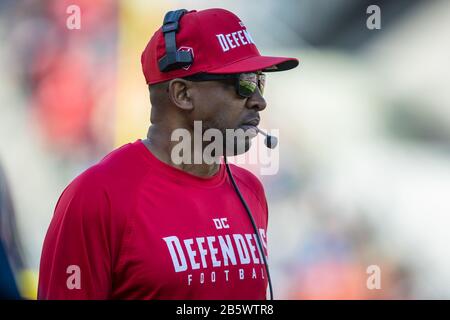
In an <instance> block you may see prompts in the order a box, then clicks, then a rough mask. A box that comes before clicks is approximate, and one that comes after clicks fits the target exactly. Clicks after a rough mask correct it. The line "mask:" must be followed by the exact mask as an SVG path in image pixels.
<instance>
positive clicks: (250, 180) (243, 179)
mask: <svg viewBox="0 0 450 320" xmlns="http://www.w3.org/2000/svg"><path fill="white" fill-rule="evenodd" d="M230 168H231V172H232V173H233V177H235V179H236V180H238V181H237V183H238V184H239V182H240V183H241V184H244V185H245V186H246V187H247V188H248V189H250V190H251V191H253V192H254V193H255V195H256V196H257V197H258V199H259V200H260V201H263V200H264V201H265V197H266V196H265V192H264V186H263V184H262V183H261V180H260V179H259V178H258V177H257V176H256V175H255V174H253V173H252V172H251V171H250V170H247V169H245V168H242V167H239V166H237V165H234V164H230Z"/></svg>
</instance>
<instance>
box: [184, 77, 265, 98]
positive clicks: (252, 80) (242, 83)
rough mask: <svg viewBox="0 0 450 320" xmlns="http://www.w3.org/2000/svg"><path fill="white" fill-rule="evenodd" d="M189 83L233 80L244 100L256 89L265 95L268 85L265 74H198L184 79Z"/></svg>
mask: <svg viewBox="0 0 450 320" xmlns="http://www.w3.org/2000/svg"><path fill="white" fill-rule="evenodd" d="M184 79H186V80H189V81H220V80H228V79H233V80H234V81H235V87H236V92H237V94H238V95H239V96H240V97H242V98H249V97H250V96H251V95H252V94H253V93H255V91H256V89H257V88H258V89H259V92H260V94H261V95H263V94H264V86H265V84H266V75H265V74H263V73H255V72H250V73H234V74H211V73H197V74H194V75H192V76H187V77H184Z"/></svg>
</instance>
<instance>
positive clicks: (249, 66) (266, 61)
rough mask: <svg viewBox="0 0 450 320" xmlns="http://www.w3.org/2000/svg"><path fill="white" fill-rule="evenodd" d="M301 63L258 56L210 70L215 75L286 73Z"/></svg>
mask: <svg viewBox="0 0 450 320" xmlns="http://www.w3.org/2000/svg"><path fill="white" fill-rule="evenodd" d="M298 64H299V61H298V60H297V59H295V58H286V57H267V56H256V57H250V58H246V59H243V60H240V61H237V62H235V63H232V64H229V65H227V66H224V67H221V68H216V69H212V70H208V73H213V74H219V73H221V74H228V73H242V72H253V71H259V70H262V71H264V72H276V71H285V70H289V69H293V68H295V67H297V66H298Z"/></svg>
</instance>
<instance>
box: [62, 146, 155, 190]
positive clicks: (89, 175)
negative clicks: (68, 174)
mask: <svg viewBox="0 0 450 320" xmlns="http://www.w3.org/2000/svg"><path fill="white" fill-rule="evenodd" d="M137 143H139V142H134V143H128V144H125V145H123V146H121V147H119V148H117V149H115V150H113V151H111V152H110V153H109V154H107V155H106V156H105V157H103V159H102V160H100V161H99V162H98V163H96V164H94V165H92V166H91V167H89V168H87V169H86V170H85V171H83V172H82V173H81V174H79V175H78V176H77V177H76V178H75V179H74V180H73V181H72V182H71V183H70V184H69V186H68V188H69V189H75V190H79V191H81V190H84V191H85V192H87V191H90V192H92V191H97V192H98V191H99V190H103V191H104V192H107V191H111V190H113V189H117V188H119V189H124V187H125V186H132V185H135V184H137V183H138V182H139V180H140V179H142V178H143V177H144V176H145V172H146V170H147V169H146V168H147V166H145V165H144V163H143V162H144V159H143V157H142V156H141V154H140V152H139V148H138V146H137Z"/></svg>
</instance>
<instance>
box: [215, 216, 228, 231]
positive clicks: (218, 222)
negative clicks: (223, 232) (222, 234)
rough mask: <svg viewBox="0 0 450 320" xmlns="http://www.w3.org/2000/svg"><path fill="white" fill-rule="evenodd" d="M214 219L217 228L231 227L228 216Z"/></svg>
mask: <svg viewBox="0 0 450 320" xmlns="http://www.w3.org/2000/svg"><path fill="white" fill-rule="evenodd" d="M213 221H214V226H215V227H216V229H217V230H220V229H229V228H230V226H229V225H228V222H227V218H220V219H213Z"/></svg>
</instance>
